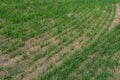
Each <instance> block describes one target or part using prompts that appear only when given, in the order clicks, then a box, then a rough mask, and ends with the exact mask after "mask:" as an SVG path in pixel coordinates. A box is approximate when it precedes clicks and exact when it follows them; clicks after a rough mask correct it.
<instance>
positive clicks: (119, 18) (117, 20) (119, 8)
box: [109, 4, 120, 31]
mask: <svg viewBox="0 0 120 80" xmlns="http://www.w3.org/2000/svg"><path fill="white" fill-rule="evenodd" d="M116 6H117V8H116V16H115V18H114V20H113V23H112V25H111V26H110V28H109V30H110V31H111V30H112V29H114V28H115V27H116V26H117V25H118V24H119V23H120V4H117V5H116Z"/></svg>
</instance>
